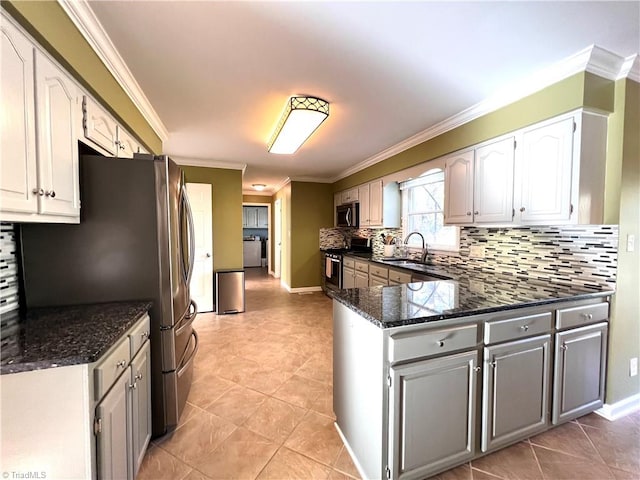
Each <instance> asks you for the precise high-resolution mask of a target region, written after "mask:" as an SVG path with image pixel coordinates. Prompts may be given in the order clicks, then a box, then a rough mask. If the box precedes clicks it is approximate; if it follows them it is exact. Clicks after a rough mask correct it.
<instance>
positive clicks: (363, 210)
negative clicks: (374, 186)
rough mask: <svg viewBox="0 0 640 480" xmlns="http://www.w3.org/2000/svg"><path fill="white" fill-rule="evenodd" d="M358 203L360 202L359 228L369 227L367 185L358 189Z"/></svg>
mask: <svg viewBox="0 0 640 480" xmlns="http://www.w3.org/2000/svg"><path fill="white" fill-rule="evenodd" d="M358 201H359V202H360V226H361V227H367V226H369V225H371V217H370V215H369V208H370V204H369V184H368V183H367V184H366V185H362V186H360V187H358Z"/></svg>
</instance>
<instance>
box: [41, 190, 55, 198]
mask: <svg viewBox="0 0 640 480" xmlns="http://www.w3.org/2000/svg"><path fill="white" fill-rule="evenodd" d="M44 194H45V196H47V197H51V198H56V192H55V190H47V191H46V192H44Z"/></svg>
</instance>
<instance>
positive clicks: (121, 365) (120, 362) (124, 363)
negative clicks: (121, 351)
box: [116, 360, 127, 368]
mask: <svg viewBox="0 0 640 480" xmlns="http://www.w3.org/2000/svg"><path fill="white" fill-rule="evenodd" d="M126 364H127V361H126V360H120V361H119V362H118V363H116V368H124V366H125V365H126Z"/></svg>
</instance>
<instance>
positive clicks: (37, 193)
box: [31, 188, 44, 197]
mask: <svg viewBox="0 0 640 480" xmlns="http://www.w3.org/2000/svg"><path fill="white" fill-rule="evenodd" d="M31 193H33V194H34V195H40V196H41V197H42V196H43V195H44V190H43V189H41V188H34V189H33V190H31Z"/></svg>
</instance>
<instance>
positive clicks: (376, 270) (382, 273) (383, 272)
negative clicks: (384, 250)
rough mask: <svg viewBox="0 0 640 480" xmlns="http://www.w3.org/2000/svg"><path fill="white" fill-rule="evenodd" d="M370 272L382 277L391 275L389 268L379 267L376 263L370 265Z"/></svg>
mask: <svg viewBox="0 0 640 480" xmlns="http://www.w3.org/2000/svg"><path fill="white" fill-rule="evenodd" d="M369 273H370V274H371V275H375V276H376V277H380V278H388V277H389V270H388V269H387V268H382V267H378V266H376V265H369Z"/></svg>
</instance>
